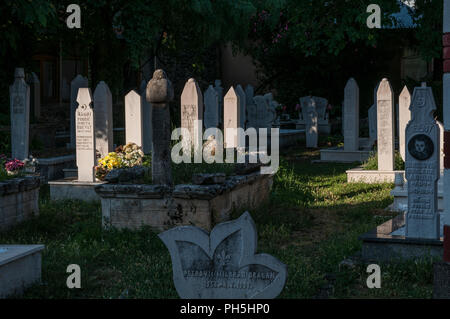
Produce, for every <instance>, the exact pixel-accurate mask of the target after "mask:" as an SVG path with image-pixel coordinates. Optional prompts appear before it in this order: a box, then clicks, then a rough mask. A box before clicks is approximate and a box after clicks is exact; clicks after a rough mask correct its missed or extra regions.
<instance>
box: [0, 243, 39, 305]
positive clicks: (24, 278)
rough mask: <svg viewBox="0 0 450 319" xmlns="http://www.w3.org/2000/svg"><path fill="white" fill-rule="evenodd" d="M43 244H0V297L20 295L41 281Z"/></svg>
mask: <svg viewBox="0 0 450 319" xmlns="http://www.w3.org/2000/svg"><path fill="white" fill-rule="evenodd" d="M44 248H45V246H43V245H29V246H23V245H0V298H6V297H8V296H11V295H20V294H22V293H23V291H24V290H25V289H26V288H27V287H29V286H30V285H32V284H34V283H38V282H40V281H41V267H42V266H41V264H42V256H41V254H42V251H43V250H44Z"/></svg>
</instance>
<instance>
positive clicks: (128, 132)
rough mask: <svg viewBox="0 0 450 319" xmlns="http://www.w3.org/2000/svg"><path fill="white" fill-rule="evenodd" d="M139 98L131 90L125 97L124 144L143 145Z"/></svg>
mask: <svg viewBox="0 0 450 319" xmlns="http://www.w3.org/2000/svg"><path fill="white" fill-rule="evenodd" d="M142 115H143V114H142V105H141V96H140V95H139V94H138V93H137V92H136V91H135V90H131V91H130V92H129V93H128V94H127V95H126V96H125V143H130V142H133V143H136V144H137V145H138V146H141V147H142V145H143V127H142Z"/></svg>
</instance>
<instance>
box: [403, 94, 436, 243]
mask: <svg viewBox="0 0 450 319" xmlns="http://www.w3.org/2000/svg"><path fill="white" fill-rule="evenodd" d="M410 110H411V121H410V122H409V123H408V125H407V127H406V143H407V144H406V150H407V151H406V162H405V176H406V179H407V181H408V212H407V214H406V237H407V238H425V239H439V237H440V216H439V213H438V206H437V190H438V188H437V187H438V186H437V182H438V179H439V175H440V172H439V161H440V151H439V144H440V137H439V135H440V132H439V126H438V124H437V123H436V120H435V119H434V115H433V113H434V111H435V110H436V104H435V102H434V97H433V92H432V90H431V88H430V87H426V86H422V87H416V88H415V89H414V93H413V97H412V102H411V107H410Z"/></svg>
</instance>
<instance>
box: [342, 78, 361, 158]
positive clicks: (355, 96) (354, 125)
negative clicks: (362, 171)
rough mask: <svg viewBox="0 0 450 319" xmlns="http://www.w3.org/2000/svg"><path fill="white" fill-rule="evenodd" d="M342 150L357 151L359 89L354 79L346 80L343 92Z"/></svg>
mask: <svg viewBox="0 0 450 319" xmlns="http://www.w3.org/2000/svg"><path fill="white" fill-rule="evenodd" d="M343 117H344V118H345V119H344V123H345V125H344V150H345V151H357V150H358V149H359V87H358V84H357V83H356V81H355V79H353V78H351V79H350V80H348V82H347V85H346V86H345V90H344V109H343Z"/></svg>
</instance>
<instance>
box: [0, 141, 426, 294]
mask: <svg viewBox="0 0 450 319" xmlns="http://www.w3.org/2000/svg"><path fill="white" fill-rule="evenodd" d="M317 156H318V152H317V151H306V150H304V149H294V150H291V151H289V152H288V153H287V154H285V156H283V157H282V159H281V167H280V170H279V172H278V173H277V175H276V176H275V179H274V185H273V191H272V194H271V196H270V200H269V202H268V203H262V204H263V205H261V207H260V208H259V209H255V210H252V211H250V213H251V215H252V217H253V218H254V220H255V223H256V226H257V229H258V250H259V251H260V252H265V253H269V254H272V255H274V256H276V257H277V258H278V259H280V260H281V261H282V262H284V263H285V264H287V267H288V279H287V284H286V287H285V288H284V290H283V292H282V294H281V295H280V298H315V297H316V296H318V294H319V292H320V290H321V287H322V286H323V285H324V284H326V283H327V278H333V280H334V290H333V291H332V292H331V297H332V298H361V297H367V298H430V297H431V287H432V261H430V260H427V261H423V262H420V263H414V262H410V263H404V264H397V265H391V266H389V265H383V264H381V265H380V266H381V270H382V288H381V289H374V290H371V289H368V288H367V286H366V284H365V283H366V279H367V276H368V274H367V273H366V265H360V266H355V267H354V268H344V267H340V266H339V264H340V262H341V261H342V260H344V259H346V258H348V257H350V256H353V255H355V254H357V253H358V251H359V250H360V248H361V243H360V241H359V240H358V236H359V235H360V234H362V233H364V232H366V231H368V230H370V229H372V228H373V227H375V226H377V225H379V224H380V223H382V222H384V221H386V220H388V219H389V218H391V217H392V216H393V215H392V214H391V213H389V212H386V211H385V210H384V207H386V206H388V205H389V204H390V203H391V202H392V198H391V196H390V195H389V192H390V190H391V189H392V187H393V185H392V184H375V185H366V184H347V183H346V175H345V171H346V170H347V169H349V168H351V167H353V166H355V165H353V166H352V165H348V164H311V162H310V160H311V159H312V158H316V157H317ZM48 197H49V196H48V188H43V189H42V191H41V201H40V209H41V212H40V215H39V217H37V218H35V219H33V220H30V221H27V222H25V223H22V224H21V225H18V226H17V227H15V228H13V229H12V230H11V231H8V232H6V233H0V242H1V243H7V244H8V243H9V244H12V243H21V244H30V243H42V244H45V245H46V249H45V251H44V253H43V282H44V285H36V286H34V287H32V288H30V289H28V290H27V291H26V293H25V295H24V297H25V298H119V297H126V298H177V293H176V291H175V288H174V285H173V282H172V267H171V261H170V256H169V253H168V251H167V249H166V248H165V246H164V245H163V243H162V242H161V241H160V240H159V239H158V238H157V236H156V234H155V233H153V232H152V231H151V230H150V229H148V228H144V229H142V230H140V231H118V230H112V231H103V230H102V229H101V208H100V205H99V204H96V203H83V202H77V201H64V202H50V201H49V200H48ZM241 213H242V211H236V212H234V213H233V215H234V216H233V217H238V216H239V215H240V214H241ZM69 264H78V265H80V267H81V271H82V289H73V290H70V289H68V288H67V287H66V279H67V276H68V274H67V273H66V268H67V266H68V265H69Z"/></svg>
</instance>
